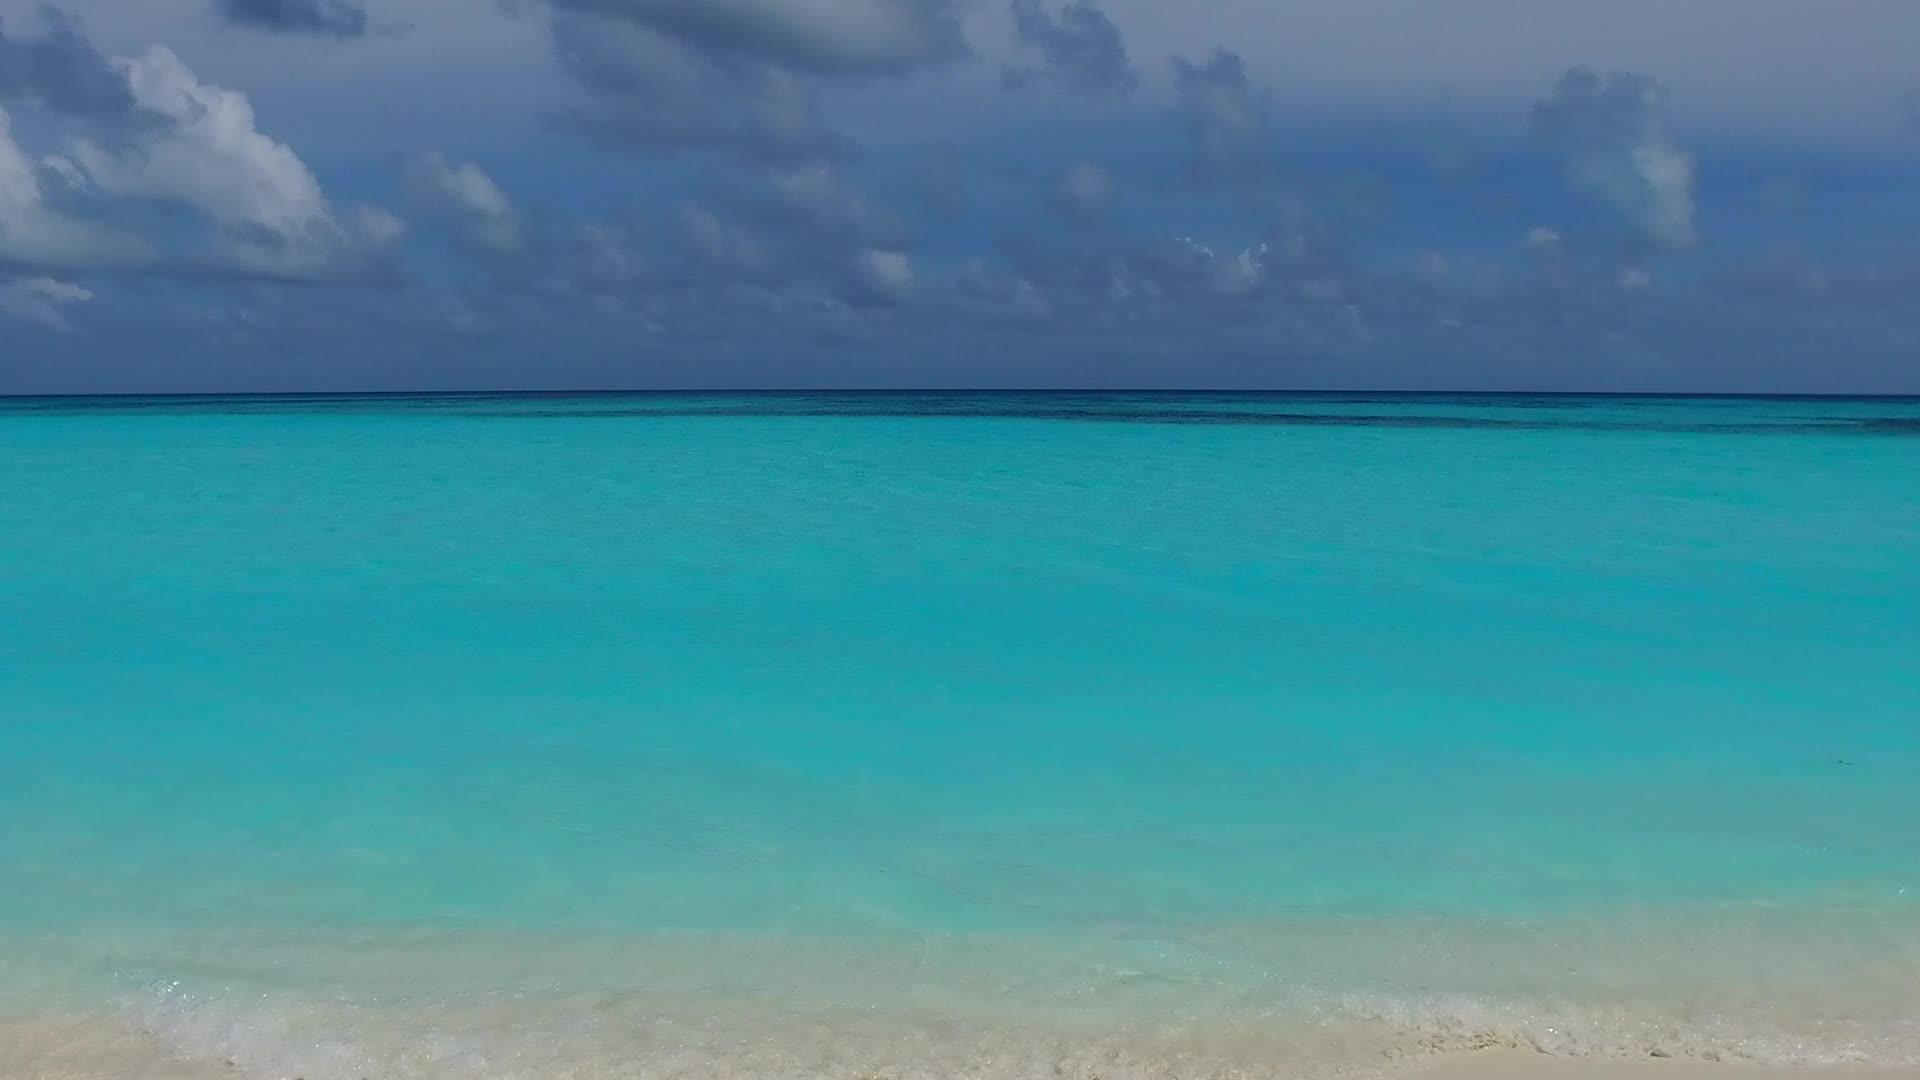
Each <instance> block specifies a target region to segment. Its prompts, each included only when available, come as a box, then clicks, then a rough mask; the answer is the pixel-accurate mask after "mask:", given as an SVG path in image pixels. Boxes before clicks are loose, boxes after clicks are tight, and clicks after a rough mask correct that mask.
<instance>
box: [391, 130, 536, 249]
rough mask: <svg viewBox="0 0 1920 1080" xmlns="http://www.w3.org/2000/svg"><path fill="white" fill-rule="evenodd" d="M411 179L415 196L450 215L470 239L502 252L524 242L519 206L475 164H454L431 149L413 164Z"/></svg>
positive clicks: (517, 247) (519, 247) (520, 246)
mask: <svg viewBox="0 0 1920 1080" xmlns="http://www.w3.org/2000/svg"><path fill="white" fill-rule="evenodd" d="M411 180H412V186H413V190H414V194H415V196H416V197H417V198H419V199H420V200H421V201H422V202H424V203H425V204H427V205H428V206H430V207H432V208H434V209H437V210H439V211H440V212H442V213H444V214H447V215H448V216H449V217H451V218H452V219H454V220H455V221H456V222H457V223H458V225H459V227H460V229H461V231H462V234H463V235H465V236H467V237H468V238H470V239H471V240H473V242H475V243H477V244H479V245H481V246H482V247H486V248H490V249H492V250H494V251H498V252H503V253H511V252H516V251H519V250H520V249H521V248H522V246H524V244H525V241H526V238H525V235H524V232H523V225H522V222H521V219H520V212H519V210H517V209H516V208H515V207H514V205H513V200H512V199H510V198H508V197H507V193H506V192H504V191H502V190H500V186H499V185H498V184H496V183H494V182H493V178H492V177H490V176H488V175H487V174H486V173H484V172H482V171H481V169H480V167H479V166H478V165H475V164H474V163H472V162H470V161H469V162H466V163H464V164H460V165H454V164H452V163H451V162H449V161H448V160H447V159H446V157H445V155H443V154H441V153H440V152H439V151H438V150H435V151H431V152H429V153H427V154H425V155H424V156H422V157H421V158H420V160H419V161H417V162H416V163H415V164H414V168H413V172H412V176H411Z"/></svg>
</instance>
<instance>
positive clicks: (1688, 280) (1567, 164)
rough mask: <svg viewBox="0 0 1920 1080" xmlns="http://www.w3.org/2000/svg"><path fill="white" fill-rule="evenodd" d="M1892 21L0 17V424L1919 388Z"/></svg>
mask: <svg viewBox="0 0 1920 1080" xmlns="http://www.w3.org/2000/svg"><path fill="white" fill-rule="evenodd" d="M1915 42H1920V4H1915V3H1913V2H1912V0H1837V2H1835V3H1830V4H1809V3H1806V2H1805V0H1688V2H1686V3H1673V2H1671V0H1604V2H1603V0H1452V2H1449V3H1447V4H1424V3H1414V2H1411V0H1197V2H1191V3H1178V4H1177V3H1172V2H1170V0H140V2H137V3H136V2H134V0H58V2H56V3H41V2H39V0H0V393H8V394H12V393H170V392H280V391H388V390H442V389H446V390H459V389H514V390H537V389H568V390H572V389H627V388H632V389H654V388H658V389H692V388H773V387H779V388H801V387H823V388H845V387H1071V388H1079V387H1116V388H1127V387H1139V388H1220V389H1230V388H1245V389H1419V390H1454V389H1458V390H1595V391H1653V392H1665V391H1675V392H1799V393H1920V58H1917V57H1916V55H1915V53H1914V49H1913V45H1914V43H1915Z"/></svg>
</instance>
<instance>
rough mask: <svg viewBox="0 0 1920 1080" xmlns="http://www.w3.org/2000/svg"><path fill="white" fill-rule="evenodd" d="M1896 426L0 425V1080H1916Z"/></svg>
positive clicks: (150, 407) (1913, 528) (830, 404)
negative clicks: (1600, 1068)
mask: <svg viewBox="0 0 1920 1080" xmlns="http://www.w3.org/2000/svg"><path fill="white" fill-rule="evenodd" d="M1916 658H1920V400H1904V401H1901V400H1874V401H1851V400H1786V399H1767V400H1754V399H1626V398H1583V397H1430V396H1407V397H1358V396H1356V397H1342V396H1337V395H1319V396H1291V397H1289V396H1258V395H1221V396H1209V395H1150V394H1135V395H1090V394H1037V395H1018V394H975V395H964V394H963V395H941V394H927V395H913V394H874V395H828V394H793V395H766V396H743V395H726V396H586V397H556V398H532V397H518V396H453V397H395V398H315V399H285V398H281V399H257V398H238V399H112V400H64V399H41V400H31V399H28V400H16V401H12V402H0V1074H5V1075H15V1074H18V1073H26V1074H29V1075H32V1074H36V1073H38V1074H41V1075H62V1074H70V1075H114V1074H123V1075H129V1076H135V1075H137V1076H169V1077H171V1076H176V1075H177V1076H180V1077H198V1076H203V1075H204V1076H227V1077H231V1076H247V1077H279V1076H301V1077H304V1078H306V1080H333V1078H335V1077H340V1078H349V1080H354V1078H361V1077H367V1078H376V1077H379V1078H386V1077H405V1078H412V1077H454V1076H458V1077H536V1076H538V1077H548V1076H577V1077H594V1076H649V1077H651V1076H668V1075H671V1076H688V1077H691V1076H728V1077H747V1076H783V1077H786V1076H791V1077H798V1076H816V1075H817V1076H844V1077H848V1078H853V1077H872V1076H884V1077H890V1078H891V1077H902V1078H904V1077H909V1076H929V1077H930V1076H942V1077H947V1076H979V1077H983V1078H985V1077H1007V1078H1012V1077H1025V1076H1036V1075H1047V1076H1056V1075H1060V1076H1073V1077H1081V1076H1086V1077H1091V1076H1101V1077H1104V1078H1106V1080H1116V1078H1119V1077H1126V1076H1135V1075H1137V1076H1143V1077H1144V1076H1190V1075H1193V1076H1197V1075H1222V1074H1227V1073H1230V1072H1234V1071H1236V1070H1237V1071H1238V1073H1237V1074H1238V1075H1281V1076H1285V1075H1314V1074H1322V1073H1333V1072H1342V1071H1348V1070H1361V1071H1372V1070H1377V1069H1382V1068H1392V1067H1395V1066H1396V1065H1398V1064H1401V1063H1404V1062H1406V1061H1407V1060H1410V1059H1413V1058H1417V1057H1418V1056H1419V1055H1422V1054H1427V1053H1431V1052H1435V1051H1443V1050H1449V1049H1458V1048H1464V1047H1471V1046H1478V1045H1487V1044H1497V1043H1516V1044H1520V1045H1536V1046H1540V1047H1542V1048H1544V1049H1548V1050H1552V1051H1554V1052H1561V1053H1584V1054H1646V1053H1654V1052H1658V1053H1667V1054H1675V1055H1695V1056H1727V1057H1749V1058H1755V1059H1760V1060H1781V1061H1823V1060H1839V1059H1864V1060H1876V1061H1899V1062H1915V1061H1920V1019H1916V1013H1917V1012H1920V1010H1916V1009H1915V1002H1916V1001H1920V779H1917V778H1920V659H1916Z"/></svg>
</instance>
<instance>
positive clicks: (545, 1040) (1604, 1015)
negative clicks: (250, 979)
mask: <svg viewBox="0 0 1920 1080" xmlns="http://www.w3.org/2000/svg"><path fill="white" fill-rule="evenodd" d="M1499 1047H1506V1048H1519V1049H1531V1050H1537V1051H1540V1052H1544V1053H1549V1054H1555V1055H1572V1056H1583V1057H1608V1058H1645V1057H1649V1056H1652V1057H1674V1058H1694V1059H1704V1060H1725V1061H1748V1062H1758V1063H1768V1064H1837V1063H1843V1062H1865V1063H1875V1064H1899V1065H1913V1064H1920V1026H1916V1025H1915V1024H1914V1023H1913V1022H1908V1023H1906V1024H1904V1025H1886V1024H1868V1023H1862V1022H1858V1021H1833V1020H1828V1021H1821V1022H1816V1023H1803V1024H1800V1025H1798V1026H1795V1027H1790V1028H1781V1029H1771V1030H1769V1029H1762V1028H1756V1027H1751V1026H1746V1025H1745V1024H1743V1022H1742V1021H1738V1020H1735V1019H1733V1018H1730V1017H1725V1016H1715V1015H1700V1016H1691V1017H1660V1016H1654V1015H1650V1014H1640V1013H1636V1012H1634V1011H1633V1010H1631V1009H1594V1008H1582V1007H1578V1006H1573V1005H1570V1004H1541V1003H1524V1002H1500V1001H1493V1000H1482V999H1473V998H1445V997H1440V998H1425V999H1417V998H1405V999H1394V998H1385V997H1379V998H1350V999H1346V1000H1342V1001H1328V1002H1324V1003H1322V1004H1321V1005H1319V1006H1318V1007H1312V1008H1307V1009H1303V1010H1300V1011H1291V1012H1271V1013H1266V1014H1260V1015H1244V1016H1238V1017H1223V1018H1194V1017H1182V1016H1176V1015H1168V1016H1156V1017H1140V1018H1135V1019H1133V1020H1130V1021H1118V1020H1110V1021H1108V1022H1106V1023H1104V1024H1095V1023H1090V1022H1087V1021H1084V1020H1082V1021H1062V1022H1050V1021H1046V1020H1042V1019H1038V1018H1028V1019H1016V1018H1007V1017H1000V1018H984V1017H973V1016H966V1015H962V1014H951V1013H947V1014H943V1013H927V1012H920V1011H914V1012H878V1011H871V1010H842V1009H827V1010H799V1009H793V1008H783V1007H780V1006H778V1005H774V1004H772V1003H764V1002H763V1003H742V1002H736V1003H733V1004H731V1005H729V1006H727V1007H724V1008H721V1007H716V1006H715V1005H714V1004H713V1003H711V1002H708V1003H704V1004H696V1003H686V1002H667V1001H647V1000H636V999H631V998H610V997H604V996H591V995H590V996H581V997H575V998H565V999H554V1000H546V1001H532V1000H518V1001H497V1002H489V1003H469V1004H461V1005H455V1004H449V1003H443V1004H439V1005H433V1006H398V1007H386V1006H378V1005H372V1006H368V1005H352V1004H346V1003H341V1002H333V1001H314V1000H303V999H295V998H287V997H274V998H228V997H222V996H218V995H214V996H202V995H198V994H193V993H188V992H184V991H181V990H179V989H177V988H167V989H163V990H160V991H157V992H155V993H154V994H152V995H151V996H150V997H148V998H146V999H144V1000H138V1001H129V1002H127V1003H125V1005H124V1006H123V1008H122V1010H121V1011H119V1012H118V1013H117V1014H102V1015H97V1016H64V1017H38V1018H33V1019H30V1020H21V1021H15V1022H12V1023H10V1024H9V1023H4V1022H0V1066H4V1071H5V1072H6V1073H7V1074H8V1075H20V1074H24V1075H30V1076H35V1077H41V1078H48V1080H51V1078H57V1077H80V1076H94V1077H107V1076H115V1077H118V1076H125V1077H142V1078H153V1080H198V1078H201V1077H225V1078H233V1077H246V1078H255V1077H258V1078H267V1077H276V1078H285V1077H300V1078H303V1080H368V1078H375V1077H378V1078H383V1080H453V1078H461V1080H532V1078H535V1077H539V1078H542V1080H551V1078H558V1077H570V1078H579V1080H602V1078H605V1080H616V1078H628V1077H635V1078H637V1077H649V1078H651V1077H683V1078H687V1080H708V1078H711V1080H798V1078H802V1077H846V1078H862V1080H935V1078H948V1080H952V1078H963V1080H1034V1078H1048V1080H1163V1078H1172V1077H1195V1078H1216V1077H1217V1078H1229V1077H1232V1078H1255V1077H1307V1078H1311V1077H1327V1078H1338V1077H1346V1078H1358V1077H1382V1076H1387V1075H1391V1074H1394V1073H1397V1072H1401V1071H1404V1070H1406V1069H1408V1068H1409V1067H1411V1066H1413V1065H1417V1064H1419V1063H1422V1062H1424V1061H1426V1060H1429V1059H1431V1058H1433V1057H1436V1056H1440V1055H1446V1054H1454V1053H1462V1052H1467V1051H1474V1050H1483V1049H1490V1048H1499ZM16 1069H17V1070H20V1072H16V1071H15V1070H16Z"/></svg>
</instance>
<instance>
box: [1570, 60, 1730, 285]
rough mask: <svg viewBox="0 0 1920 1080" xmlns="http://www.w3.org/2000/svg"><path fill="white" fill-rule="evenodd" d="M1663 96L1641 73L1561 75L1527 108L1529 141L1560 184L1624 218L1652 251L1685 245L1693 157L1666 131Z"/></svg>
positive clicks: (1690, 226)
mask: <svg viewBox="0 0 1920 1080" xmlns="http://www.w3.org/2000/svg"><path fill="white" fill-rule="evenodd" d="M1666 115H1667V95H1666V91H1665V90H1664V89H1663V88H1662V87H1661V86H1660V84H1659V83H1656V82H1654V81H1653V80H1651V79H1648V78H1646V77H1645V76H1641V75H1634V74H1631V73H1627V72H1613V73H1610V74H1606V75H1601V74H1598V73H1596V72H1593V71H1590V70H1588V69H1586V68H1574V69H1573V70H1571V71H1569V72H1567V73H1566V74H1565V75H1564V76H1563V77H1562V78H1561V79H1560V83H1559V85H1558V86H1557V87H1555V88H1554V92H1553V95H1552V96H1551V97H1549V98H1547V99H1546V100H1544V101H1541V102H1539V103H1538V104H1536V105H1535V106H1534V108H1533V137H1534V139H1535V140H1536V141H1537V142H1538V143H1539V144H1540V145H1541V146H1543V147H1545V148H1546V149H1547V150H1549V151H1550V152H1552V153H1554V154H1556V155H1558V156H1559V157H1560V159H1561V161H1562V164H1563V165H1564V167H1565V169H1566V174H1567V180H1568V182H1569V183H1571V184H1572V185H1573V186H1574V187H1575V188H1577V189H1579V190H1581V191H1584V192H1586V193H1588V194H1590V195H1594V196H1597V197H1599V198H1601V199H1603V200H1605V201H1606V202H1607V203H1608V204H1610V205H1612V206H1613V207H1614V209H1616V210H1618V211H1619V212H1620V213H1621V214H1622V215H1623V216H1625V217H1626V219H1627V220H1628V222H1629V223H1630V224H1631V225H1632V226H1633V227H1634V229H1635V231H1636V232H1638V234H1639V235H1640V236H1641V237H1642V238H1643V239H1645V240H1646V241H1647V242H1648V243H1651V244H1653V245H1654V246H1656V247H1660V248H1666V249H1670V250H1677V249H1681V248H1687V247H1692V246H1693V244H1694V242H1695V241H1696V240H1697V239H1698V235H1697V233H1696V231H1695V228H1694V200H1693V158H1692V157H1691V156H1690V155H1688V154H1687V153H1686V152H1685V151H1683V150H1681V149H1680V148H1679V147H1678V146H1676V145H1675V144H1674V142H1673V139H1672V137H1671V136H1669V135H1668V133H1667V123H1666Z"/></svg>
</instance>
